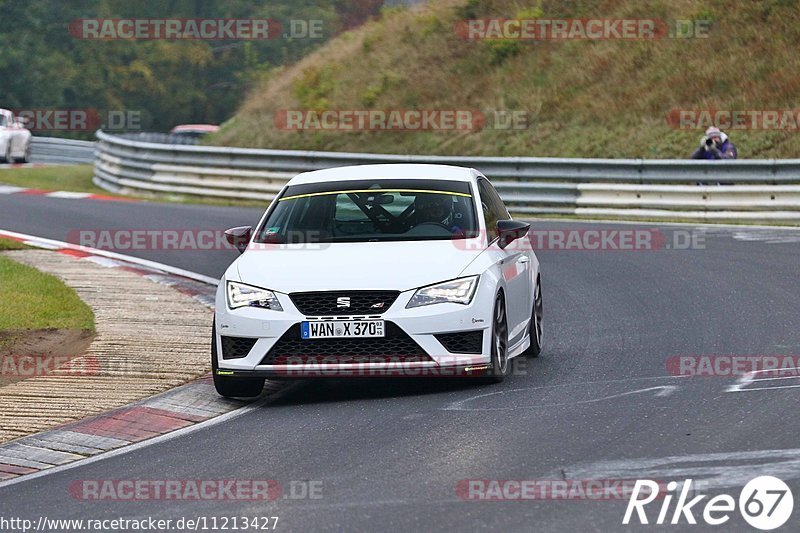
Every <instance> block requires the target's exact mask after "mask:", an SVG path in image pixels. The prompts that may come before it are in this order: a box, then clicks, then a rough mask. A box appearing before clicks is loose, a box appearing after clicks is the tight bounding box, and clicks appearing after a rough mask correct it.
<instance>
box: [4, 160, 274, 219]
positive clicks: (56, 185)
mask: <svg viewBox="0 0 800 533" xmlns="http://www.w3.org/2000/svg"><path fill="white" fill-rule="evenodd" d="M92 176H93V167H92V165H54V166H46V167H25V168H9V169H4V170H3V171H2V172H0V184H3V185H14V186H17V187H27V188H30V189H43V190H49V191H69V192H88V193H92V194H102V195H104V196H118V197H120V198H137V199H140V200H147V201H153V202H167V203H186V204H202V205H235V206H239V207H261V208H264V209H266V207H267V205H269V202H267V201H263V202H262V201H257V200H235V199H217V198H204V197H202V196H191V195H163V194H158V195H156V194H153V195H150V194H147V193H141V194H137V195H131V194H114V193H111V192H108V191H106V190H105V189H101V188H100V187H98V186H96V185H95V184H94V183H92Z"/></svg>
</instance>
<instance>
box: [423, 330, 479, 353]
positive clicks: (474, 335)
mask: <svg viewBox="0 0 800 533" xmlns="http://www.w3.org/2000/svg"><path fill="white" fill-rule="evenodd" d="M434 337H436V340H438V341H439V342H441V343H442V346H444V347H445V349H446V350H447V351H448V352H450V353H481V352H482V351H483V330H480V329H479V330H475V331H460V332H458V333H439V334H438V335H434Z"/></svg>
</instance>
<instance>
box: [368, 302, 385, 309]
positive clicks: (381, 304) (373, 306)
mask: <svg viewBox="0 0 800 533" xmlns="http://www.w3.org/2000/svg"><path fill="white" fill-rule="evenodd" d="M370 308H371V309H383V302H378V303H376V304H372V306H370Z"/></svg>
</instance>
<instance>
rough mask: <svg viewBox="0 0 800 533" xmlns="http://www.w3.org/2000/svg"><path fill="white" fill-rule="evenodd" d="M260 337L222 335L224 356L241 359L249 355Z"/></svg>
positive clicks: (224, 357)
mask: <svg viewBox="0 0 800 533" xmlns="http://www.w3.org/2000/svg"><path fill="white" fill-rule="evenodd" d="M257 340H258V339H249V338H247V337H225V336H223V337H222V358H223V359H241V358H242V357H247V354H249V353H250V350H252V349H253V346H254V345H255V343H256V341H257Z"/></svg>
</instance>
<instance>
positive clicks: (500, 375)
mask: <svg viewBox="0 0 800 533" xmlns="http://www.w3.org/2000/svg"><path fill="white" fill-rule="evenodd" d="M491 342H492V345H491V369H490V370H489V372H490V374H489V375H488V376H487V381H489V382H490V383H500V382H501V381H503V380H504V379H505V378H506V376H508V374H509V373H510V372H511V362H510V361H509V360H508V320H507V317H506V305H505V299H504V298H503V294H502V293H501V294H498V295H497V298H496V299H495V301H494V311H493V312H492V341H491Z"/></svg>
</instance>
